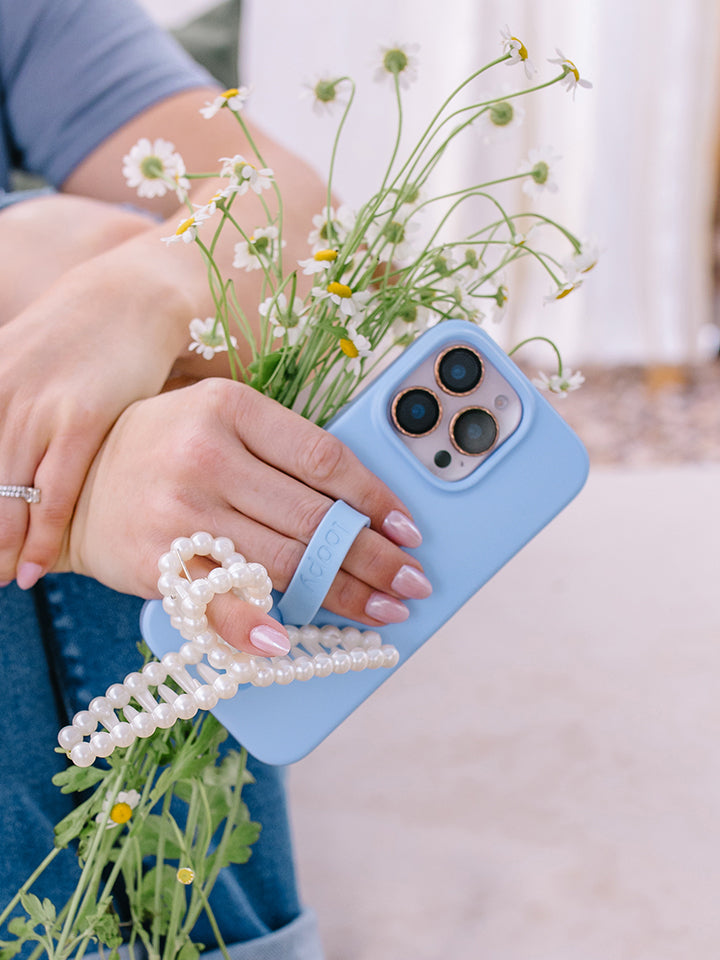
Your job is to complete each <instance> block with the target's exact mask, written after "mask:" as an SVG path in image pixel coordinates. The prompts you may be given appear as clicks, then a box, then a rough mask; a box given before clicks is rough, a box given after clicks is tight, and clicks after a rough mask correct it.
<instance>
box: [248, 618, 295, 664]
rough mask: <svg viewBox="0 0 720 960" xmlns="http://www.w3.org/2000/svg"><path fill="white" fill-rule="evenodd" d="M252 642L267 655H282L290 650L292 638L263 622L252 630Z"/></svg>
mask: <svg viewBox="0 0 720 960" xmlns="http://www.w3.org/2000/svg"><path fill="white" fill-rule="evenodd" d="M250 643H251V644H252V645H253V646H254V647H255V649H256V650H259V651H260V653H262V654H264V655H265V656H266V657H281V656H283V655H284V654H286V653H288V652H289V651H290V646H291V644H290V640H289V639H288V637H287V636H286V635H285V634H284V633H283V632H282V630H276V629H275V628H274V627H269V626H268V625H267V624H265V623H261V624H260V626H259V627H253V628H252V630H251V631H250Z"/></svg>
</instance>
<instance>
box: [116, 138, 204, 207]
mask: <svg viewBox="0 0 720 960" xmlns="http://www.w3.org/2000/svg"><path fill="white" fill-rule="evenodd" d="M122 172H123V176H124V177H125V182H126V183H127V185H128V186H129V187H132V188H133V189H137V193H138V196H139V197H164V196H165V194H166V193H167V192H168V191H169V190H174V191H175V192H176V193H177V194H178V196H180V194H181V192H184V191H185V190H187V189H188V187H189V186H190V182H189V181H188V180H187V179H186V178H185V164H184V163H183V159H182V157H181V156H180V154H179V153H176V152H175V146H174V144H172V143H170V141H169V140H162V139H158V140H153V141H151V140H148V139H147V137H141V139H140V140H138V142H137V143H136V144H135V146H134V147H131V149H130V152H129V153H127V154H126V155H125V156H124V157H123V168H122Z"/></svg>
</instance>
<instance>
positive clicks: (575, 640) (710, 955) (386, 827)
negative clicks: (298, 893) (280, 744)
mask: <svg viewBox="0 0 720 960" xmlns="http://www.w3.org/2000/svg"><path fill="white" fill-rule="evenodd" d="M718 544H720V462H714V463H713V462H708V463H706V464H705V465H697V464H673V465H667V466H662V465H655V466H650V467H644V466H634V465H633V466H628V465H619V466H605V465H603V466H599V467H596V468H595V469H594V470H593V471H592V473H591V477H590V480H589V481H588V485H587V487H586V488H585V490H584V491H583V493H582V494H581V495H580V497H579V498H578V499H577V500H576V501H575V502H574V503H573V504H572V505H571V506H570V507H569V508H568V509H567V510H566V511H565V512H564V513H563V514H562V515H561V516H560V517H559V518H557V519H556V520H555V521H554V523H553V524H551V525H550V527H548V528H547V529H546V530H545V531H543V532H542V533H541V534H540V536H539V537H537V538H536V539H535V540H534V541H533V542H532V543H531V544H530V545H529V546H528V547H526V548H525V550H524V551H523V552H522V553H521V554H520V555H518V556H517V557H516V558H515V559H514V560H513V561H511V563H510V564H508V566H506V567H505V568H504V569H503V570H502V571H500V573H499V574H498V575H497V576H496V577H495V578H494V580H493V581H491V583H489V584H488V585H487V586H486V587H485V588H484V589H483V590H482V591H481V593H480V594H479V595H478V596H476V597H475V599H474V600H473V601H471V602H470V603H469V604H468V605H467V606H466V607H465V608H464V609H463V610H462V611H461V612H460V613H459V614H458V615H457V616H456V617H455V618H454V619H453V620H452V621H451V622H450V623H449V624H447V625H446V627H445V628H444V629H443V630H442V632H441V633H440V634H438V635H437V636H436V637H435V638H433V639H432V640H431V641H429V642H428V643H427V644H426V645H425V646H424V648H422V649H421V650H420V651H419V652H418V653H417V654H416V655H415V657H413V658H412V659H411V660H410V661H409V662H408V663H407V664H406V665H405V666H404V667H403V669H402V670H401V671H399V672H398V674H397V675H396V676H395V677H393V678H392V680H391V681H390V682H389V683H387V684H385V685H384V686H383V687H382V688H381V689H380V690H379V691H378V692H377V693H376V694H375V695H374V696H373V697H372V698H371V699H370V700H369V701H368V702H367V703H365V704H364V705H363V707H362V708H361V709H360V710H359V711H358V712H357V713H356V714H354V715H353V716H352V717H351V718H350V719H349V720H348V721H346V723H345V724H344V725H343V726H342V727H341V728H340V729H339V730H337V731H335V733H334V734H333V735H332V736H331V737H330V738H329V739H328V740H326V741H325V743H323V744H322V745H321V746H320V747H319V748H318V749H317V750H316V751H315V752H314V753H313V754H312V755H311V756H309V757H308V758H306V759H305V760H303V761H301V762H300V763H299V764H297V765H296V766H295V767H294V768H293V770H292V771H291V776H290V788H291V796H292V801H293V809H294V817H295V828H296V837H297V850H298V862H299V865H300V876H301V882H302V889H303V892H304V896H305V899H306V900H307V901H308V902H309V903H310V904H312V905H313V906H314V907H315V909H316V910H317V912H318V914H319V918H320V923H321V928H322V930H323V933H324V938H325V943H326V950H327V958H328V960H446V958H453V960H478V958H491V960H717V958H718V956H720V857H719V856H718V851H720V747H719V744H720V605H719V604H718V594H719V593H720V590H719V587H718V584H719V581H720V563H719V562H718ZM441 657H442V660H441V659H440V658H441Z"/></svg>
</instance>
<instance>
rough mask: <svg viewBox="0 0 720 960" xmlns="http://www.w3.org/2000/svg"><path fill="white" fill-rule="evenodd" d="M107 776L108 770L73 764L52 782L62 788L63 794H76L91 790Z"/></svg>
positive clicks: (58, 774) (57, 774) (56, 775)
mask: <svg viewBox="0 0 720 960" xmlns="http://www.w3.org/2000/svg"><path fill="white" fill-rule="evenodd" d="M107 774H108V771H107V770H101V769H100V768H99V767H94V766H93V767H76V766H75V764H72V766H70V767H68V768H67V770H61V771H60V773H56V774H55V776H54V777H53V778H52V782H53V783H54V784H55V786H56V787H60V792H61V793H75V792H77V791H80V790H87V789H89V788H90V787H92V786H94V785H95V784H96V783H97V782H98V780H102V779H103V778H104V777H106V776H107Z"/></svg>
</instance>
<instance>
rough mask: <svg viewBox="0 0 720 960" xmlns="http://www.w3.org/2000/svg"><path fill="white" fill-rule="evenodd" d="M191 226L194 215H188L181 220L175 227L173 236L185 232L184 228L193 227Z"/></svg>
mask: <svg viewBox="0 0 720 960" xmlns="http://www.w3.org/2000/svg"><path fill="white" fill-rule="evenodd" d="M193 226H195V217H188V218H187V220H183V222H182V223H181V224H180V226H179V227H178V228H177V230H176V231H175V236H176V237H179V236H182V234H183V233H185V231H186V230H189V229H190V227H193Z"/></svg>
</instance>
